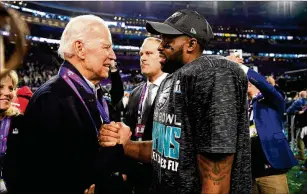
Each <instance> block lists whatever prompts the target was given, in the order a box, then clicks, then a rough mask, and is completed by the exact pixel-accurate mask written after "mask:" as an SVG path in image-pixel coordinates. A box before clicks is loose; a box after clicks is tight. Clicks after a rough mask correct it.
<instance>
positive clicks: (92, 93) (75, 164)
mask: <svg viewBox="0 0 307 194" xmlns="http://www.w3.org/2000/svg"><path fill="white" fill-rule="evenodd" d="M58 52H59V54H60V55H61V57H62V58H63V59H64V60H65V61H64V63H63V64H62V66H61V67H60V70H59V73H58V75H56V76H55V77H53V78H52V79H50V80H49V81H48V82H46V83H45V84H43V85H42V86H41V87H40V88H39V89H38V90H37V91H36V92H35V94H34V95H33V97H32V99H31V101H30V102H29V105H28V108H27V110H26V112H25V120H26V122H27V123H26V128H25V129H24V130H23V132H22V133H21V134H20V136H21V137H20V138H21V145H22V148H21V149H20V157H19V160H18V163H19V164H18V171H19V173H18V174H19V176H18V177H17V178H18V190H19V192H20V193H32V194H35V193H39V194H44V193H48V194H55V193H67V194H68V193H74V194H81V193H83V192H84V190H85V189H87V188H89V186H90V185H91V184H93V183H96V190H97V192H96V193H103V194H109V193H117V194H118V193H125V192H124V191H123V188H124V186H123V178H122V176H121V169H120V166H122V165H121V164H119V163H118V162H119V161H121V157H122V156H123V149H122V147H121V146H119V145H117V146H114V147H110V148H108V149H104V148H103V149H101V148H99V144H98V138H97V135H98V132H99V129H100V126H101V124H103V123H109V122H110V121H112V120H114V119H113V118H112V115H111V112H110V111H109V110H110V108H111V107H109V106H107V102H106V101H105V99H104V98H103V97H102V96H101V94H100V93H101V86H100V84H99V82H100V81H101V80H102V79H105V78H107V77H108V76H109V71H110V67H111V65H112V64H113V63H114V61H115V59H116V56H115V53H114V51H113V50H112V39H111V34H110V31H109V29H108V28H107V25H106V23H105V22H104V21H103V20H102V19H101V18H99V17H97V16H93V15H84V16H78V17H75V18H73V19H71V20H70V22H69V23H68V24H67V26H66V28H65V30H64V32H63V34H62V37H61V40H60V47H59V50H58Z"/></svg>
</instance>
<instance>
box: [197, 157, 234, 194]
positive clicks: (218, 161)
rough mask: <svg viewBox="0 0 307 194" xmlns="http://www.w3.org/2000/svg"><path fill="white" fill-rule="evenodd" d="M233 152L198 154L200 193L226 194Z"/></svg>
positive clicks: (228, 187) (228, 188)
mask: <svg viewBox="0 0 307 194" xmlns="http://www.w3.org/2000/svg"><path fill="white" fill-rule="evenodd" d="M233 158H234V154H198V155H197V160H198V169H199V172H200V173H199V174H200V180H201V184H202V190H201V194H209V193H210V194H228V193H229V191H230V180H231V168H232V163H233Z"/></svg>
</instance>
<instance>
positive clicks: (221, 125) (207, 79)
mask: <svg viewBox="0 0 307 194" xmlns="http://www.w3.org/2000/svg"><path fill="white" fill-rule="evenodd" d="M146 28H147V30H148V31H149V32H150V33H152V34H161V36H162V43H161V44H160V46H159V48H158V50H159V52H160V58H161V59H160V63H161V64H162V70H163V71H164V72H167V73H170V75H169V76H167V77H166V79H165V81H164V82H163V83H162V84H161V86H160V88H159V92H158V94H157V96H156V103H155V111H154V118H153V121H154V122H153V129H152V130H153V132H152V139H153V140H152V141H147V142H133V141H129V137H130V135H131V134H130V129H129V128H128V127H127V126H125V125H124V124H122V123H120V124H117V125H104V126H103V128H102V130H101V131H100V144H101V145H102V146H110V145H114V144H116V143H120V144H123V146H124V151H125V154H126V155H128V156H130V157H132V158H135V159H139V160H142V161H148V162H149V161H152V165H153V184H152V186H151V193H171V194H172V193H176V194H178V193H182V194H183V193H184V194H194V193H202V194H205V193H210V194H212V193H214V194H215V193H219V194H220V193H223V194H226V193H242V194H243V193H244V194H246V193H251V160H250V157H251V156H250V141H249V131H248V121H247V120H248V119H247V78H246V75H245V74H244V72H243V71H242V70H241V69H240V67H238V65H237V64H235V63H234V62H232V61H229V60H227V59H225V58H224V57H221V56H202V52H203V50H204V47H205V46H206V45H207V44H208V42H209V40H210V39H212V38H213V32H212V29H211V27H210V25H209V24H208V22H207V21H206V19H205V18H204V17H203V16H201V15H200V14H199V13H197V12H195V11H190V10H180V11H177V12H176V13H174V14H173V15H172V16H170V17H169V18H168V19H167V20H166V21H165V22H163V23H157V22H148V23H147V24H146Z"/></svg>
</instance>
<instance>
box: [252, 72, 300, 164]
mask: <svg viewBox="0 0 307 194" xmlns="http://www.w3.org/2000/svg"><path fill="white" fill-rule="evenodd" d="M247 76H248V79H249V81H250V82H251V83H252V84H253V85H254V86H256V87H257V88H258V89H259V90H260V92H261V95H258V96H257V97H256V98H254V99H253V101H252V105H253V115H254V117H253V119H254V121H255V125H256V129H257V132H258V136H259V139H260V142H261V146H262V149H263V152H264V154H265V156H266V158H267V160H268V161H269V163H270V164H271V165H272V167H273V168H276V169H287V168H291V167H293V166H295V165H297V164H298V162H297V160H296V159H295V158H294V155H293V153H292V151H291V150H290V147H289V143H288V141H287V139H286V136H285V135H284V133H283V131H282V115H283V113H284V112H285V102H284V99H283V97H282V95H281V94H280V93H279V92H278V91H277V90H276V89H275V88H274V87H273V86H272V85H270V84H269V83H268V82H267V81H266V80H265V78H264V77H263V76H261V75H260V74H258V73H257V72H255V71H253V70H252V69H249V70H248V72H247Z"/></svg>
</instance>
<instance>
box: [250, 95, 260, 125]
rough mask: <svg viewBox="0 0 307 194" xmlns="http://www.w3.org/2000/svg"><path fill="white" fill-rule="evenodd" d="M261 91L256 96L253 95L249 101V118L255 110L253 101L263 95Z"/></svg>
mask: <svg viewBox="0 0 307 194" xmlns="http://www.w3.org/2000/svg"><path fill="white" fill-rule="evenodd" d="M261 95H262V94H261V92H259V93H258V94H257V95H256V96H255V97H253V98H252V99H251V101H250V102H249V105H248V117H249V120H251V116H252V111H253V103H254V102H255V100H256V99H257V98H258V97H259V96H261Z"/></svg>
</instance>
